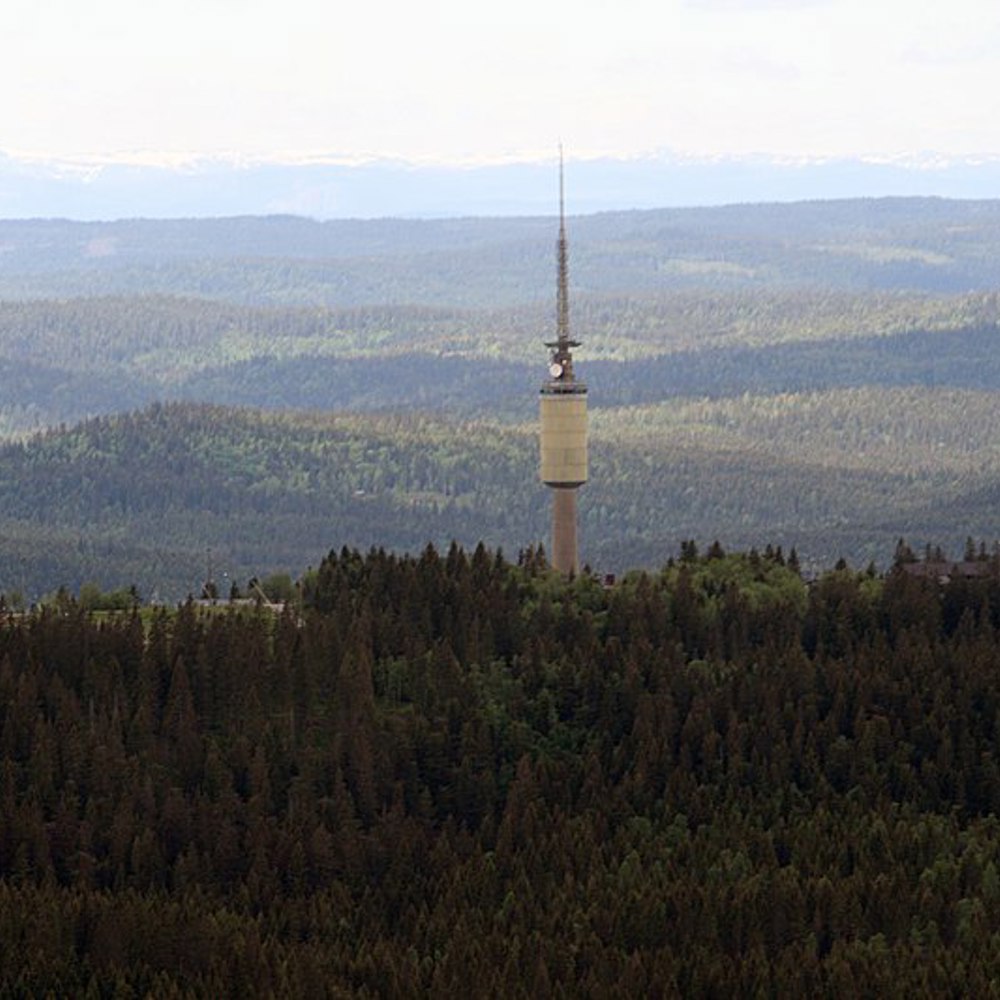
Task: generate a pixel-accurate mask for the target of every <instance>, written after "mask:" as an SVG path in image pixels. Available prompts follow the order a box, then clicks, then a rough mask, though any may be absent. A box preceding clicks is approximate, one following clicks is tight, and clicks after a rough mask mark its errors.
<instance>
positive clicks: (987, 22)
mask: <svg viewBox="0 0 1000 1000" xmlns="http://www.w3.org/2000/svg"><path fill="white" fill-rule="evenodd" d="M0 94H3V98H2V103H0V152H3V153H7V154H10V155H16V156H32V157H35V156H37V157H46V158H49V157H55V158H65V159H78V158H83V159H89V158H96V159H105V158H110V159H117V158H122V157H131V156H135V155H136V154H143V158H146V159H159V158H163V157H164V156H165V155H169V156H170V157H178V156H183V155H186V154H194V155H200V156H205V155H238V156H245V157H252V158H263V159H272V158H277V159H289V158H299V157H303V156H317V157H330V158H340V159H353V158H368V157H379V158H382V157H398V158H402V159H406V160H413V161H433V162H456V161H462V162H479V161H495V160H501V159H533V158H536V157H538V158H541V157H544V158H551V156H552V150H553V148H554V146H555V144H556V142H557V141H558V140H559V139H562V141H563V142H564V143H565V144H566V146H567V149H568V152H569V154H570V155H571V157H580V156H592V155H613V156H621V157H625V156H632V155H639V154H644V153H650V152H654V151H670V152H674V153H680V154H688V155H692V156H705V155H716V154H728V155H737V156H738V155H743V154H749V153H763V154H769V155H772V156H775V155H776V156H788V157H800V156H801V157H814V156H906V155H911V154H915V153H918V152H924V153H926V152H931V153H938V154H943V155H949V156H975V155H998V154H1000V114H998V111H1000V108H998V104H1000V97H998V95H1000V3H998V2H997V0H503V2H502V3H497V2H495V0H494V2H491V3H489V4H486V3H482V2H477V0H171V2H168V3H164V2H162V0H158V2H155V3H154V2H152V0H3V3H2V8H0Z"/></svg>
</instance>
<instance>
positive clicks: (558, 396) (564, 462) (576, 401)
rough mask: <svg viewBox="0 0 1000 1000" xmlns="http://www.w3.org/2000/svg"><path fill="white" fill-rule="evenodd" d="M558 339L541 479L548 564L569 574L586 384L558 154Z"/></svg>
mask: <svg viewBox="0 0 1000 1000" xmlns="http://www.w3.org/2000/svg"><path fill="white" fill-rule="evenodd" d="M556 258H557V282H556V283H557V291H556V339H555V340H552V341H547V342H546V344H545V346H546V347H547V348H549V351H550V352H551V354H550V360H549V372H548V378H547V379H546V381H545V382H543V383H542V388H541V392H540V417H541V435H540V442H539V443H540V452H541V455H540V457H541V465H540V477H541V480H542V482H543V483H545V485H546V486H548V487H550V488H551V489H552V490H553V495H552V565H553V567H554V568H555V569H557V570H559V571H560V572H561V573H565V574H566V575H569V574H571V573H577V572H579V569H580V560H579V554H578V551H577V538H576V491H577V490H578V489H579V488H580V487H581V486H582V485H583V484H584V483H585V482H586V481H587V386H586V385H585V384H584V383H583V382H581V381H578V380H577V378H576V374H575V372H574V370H573V348H574V347H579V346H580V342H579V341H578V340H573V339H572V337H571V336H570V332H569V253H568V248H567V241H566V213H565V200H564V190H563V164H562V150H560V154H559V238H558V242H557V244H556Z"/></svg>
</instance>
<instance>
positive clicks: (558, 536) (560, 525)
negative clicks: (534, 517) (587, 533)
mask: <svg viewBox="0 0 1000 1000" xmlns="http://www.w3.org/2000/svg"><path fill="white" fill-rule="evenodd" d="M552 568H553V569H556V570H558V571H559V572H560V573H562V574H564V575H565V576H570V575H573V576H575V575H576V574H577V573H579V572H580V555H579V552H578V551H577V547H576V488H575V487H566V486H557V487H555V488H554V489H553V490H552Z"/></svg>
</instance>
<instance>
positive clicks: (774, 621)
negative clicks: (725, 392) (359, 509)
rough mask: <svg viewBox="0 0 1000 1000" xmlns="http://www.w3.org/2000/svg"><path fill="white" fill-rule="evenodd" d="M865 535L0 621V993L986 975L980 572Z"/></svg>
mask: <svg viewBox="0 0 1000 1000" xmlns="http://www.w3.org/2000/svg"><path fill="white" fill-rule="evenodd" d="M899 554H900V558H901V560H902V561H901V563H900V565H899V566H897V568H895V569H894V570H892V571H890V572H889V573H888V574H887V575H886V576H884V577H882V576H879V575H876V574H873V573H870V572H867V573H857V572H853V571H851V570H849V569H846V568H838V569H835V570H829V571H827V572H825V573H823V574H822V575H821V576H820V577H819V578H818V580H816V582H815V583H813V584H812V585H806V584H805V583H804V582H803V581H802V579H801V578H800V576H799V574H798V571H797V568H796V564H795V559H794V556H793V555H792V554H791V553H789V554H788V555H785V554H783V553H782V552H781V551H780V550H776V549H770V550H767V551H764V552H760V553H758V552H756V551H750V552H747V553H742V554H726V553H725V552H724V551H723V549H722V547H721V546H718V545H713V546H711V547H710V548H709V549H708V550H706V551H705V552H704V553H703V554H701V553H699V551H698V547H697V546H696V545H695V544H694V543H686V544H685V546H684V547H683V551H682V553H681V555H680V557H679V558H678V559H675V560H673V561H671V562H670V563H669V564H668V565H667V566H665V567H664V568H663V569H662V570H661V571H657V572H654V573H646V572H636V573H632V574H629V575H628V576H627V577H626V578H625V579H624V580H623V581H621V582H619V583H618V584H616V585H614V586H612V587H610V588H607V587H603V586H602V585H601V584H600V583H599V582H598V581H597V580H595V579H594V578H592V577H587V576H582V577H580V578H579V579H576V580H573V581H565V580H563V579H561V578H559V577H557V576H555V575H554V574H552V573H551V572H550V571H549V570H548V569H547V566H546V563H545V560H544V556H543V555H542V554H541V553H540V552H538V551H536V550H525V551H523V552H522V553H521V554H520V556H519V558H518V560H517V562H516V563H511V562H509V561H507V560H506V559H505V558H504V557H503V556H502V555H501V554H500V553H499V552H496V551H491V550H489V549H487V548H485V547H483V546H479V547H478V548H477V549H476V550H475V551H474V552H472V553H469V552H466V551H463V550H462V549H460V548H458V547H457V546H453V547H451V548H450V549H449V550H448V551H442V552H438V551H436V550H434V549H432V548H430V547H428V548H427V549H426V550H425V551H423V552H422V553H421V554H420V555H419V556H408V557H399V556H394V555H391V554H389V553H386V552H384V551H379V550H373V551H371V552H369V553H368V554H367V555H363V554H361V553H359V552H357V551H355V550H350V549H346V548H345V549H343V550H341V551H339V552H331V553H330V554H329V556H328V557H327V558H325V559H324V560H322V562H320V564H319V565H318V567H317V569H316V570H315V571H314V572H313V573H312V574H310V575H309V576H308V577H307V579H306V580H304V581H303V591H302V599H303V605H302V607H301V608H300V609H299V610H295V609H293V608H292V607H289V608H287V609H286V610H285V612H284V613H280V614H274V613H273V612H270V611H266V610H264V609H257V610H254V609H253V608H249V609H248V608H240V609H233V610H231V611H229V612H224V613H219V612H218V611H215V612H208V611H200V610H199V609H198V608H197V607H196V606H195V605H194V604H193V603H187V604H184V605H183V606H181V607H180V608H179V609H178V610H176V611H174V612H167V611H165V610H160V611H157V612H155V613H152V614H150V613H148V612H143V613H140V612H139V611H137V610H127V611H122V612H118V613H115V614H111V615H109V614H108V613H107V612H95V611H87V610H85V609H84V608H83V607H81V606H80V605H79V604H77V603H75V602H74V601H72V599H69V600H68V601H66V602H64V603H63V604H62V605H61V606H60V607H58V608H51V609H47V610H44V611H41V612H37V613H33V614H29V615H21V614H10V613H5V614H2V615H0V744H2V746H3V758H2V765H0V931H2V932H0V982H2V987H0V988H2V990H3V991H5V993H6V994H8V995H25V994H31V995H41V994H44V993H45V992H47V991H52V992H53V993H55V994H56V995H67V994H74V995H85V994H87V993H88V991H89V993H92V994H94V995H105V994H108V993H112V992H114V991H118V992H128V993H134V992H138V993H147V992H153V993H156V994H158V995H213V996H221V995H232V994H236V993H242V994H244V995H246V994H247V993H253V992H257V993H260V992H268V993H272V994H274V995H278V996H303V995H313V996H322V995H327V996H348V995H350V996H377V995H408V996H419V995H438V996H440V995H457V994H458V993H460V992H462V991H463V990H464V989H465V988H466V987H467V985H468V983H469V982H470V981H471V982H475V983H476V984H477V989H478V990H479V992H480V993H481V994H482V995H493V996H499V995H503V996H521V997H528V996H531V997H538V996H569V995H573V996H623V997H624V996H692V995H743V994H755V993H759V992H762V991H765V992H770V993H775V994H779V995H786V996H791V995H795V996H829V997H836V996H845V995H862V994H864V993H865V992H866V991H869V992H872V993H874V994H877V995H880V996H915V995H925V996H926V995H947V994H954V995H968V996H984V995H988V994H989V989H990V985H989V984H990V983H991V982H994V981H995V980H996V977H997V975H998V974H1000V969H998V967H997V962H998V952H997V950H996V948H994V947H993V946H992V942H993V941H994V938H995V936H996V935H997V933H1000V925H998V922H997V921H998V916H997V914H998V913H1000V907H998V905H997V904H998V901H1000V877H998V869H1000V826H998V824H997V819H996V814H997V810H998V809H1000V768H998V765H997V761H998V730H997V720H998V719H1000V701H998V694H997V692H998V690H1000V686H998V683H997V680H998V678H997V663H998V662H1000V658H998V656H997V641H998V634H1000V633H998V628H1000V615H998V610H997V609H1000V571H998V569H997V565H996V563H995V561H993V560H991V559H990V558H989V557H985V558H984V559H983V560H982V562H981V563H980V564H981V565H982V566H983V572H982V573H981V574H980V575H977V576H975V577H971V578H966V577H961V578H959V577H956V578H955V579H953V580H952V581H950V582H947V583H941V582H939V581H938V580H936V579H928V578H922V577H920V576H916V575H913V574H911V573H909V572H907V571H906V569H905V568H904V563H905V560H906V559H908V558H910V557H909V555H908V554H907V550H906V547H905V546H901V548H900V550H899Z"/></svg>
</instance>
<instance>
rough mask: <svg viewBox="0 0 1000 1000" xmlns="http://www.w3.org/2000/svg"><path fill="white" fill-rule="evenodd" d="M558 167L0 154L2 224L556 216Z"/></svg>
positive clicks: (723, 177)
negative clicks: (178, 162) (141, 160)
mask: <svg viewBox="0 0 1000 1000" xmlns="http://www.w3.org/2000/svg"><path fill="white" fill-rule="evenodd" d="M567 174H568V176H567V183H568V193H569V197H570V204H571V207H572V210H573V211H574V212H575V213H581V214H584V213H591V212H601V211H609V210H620V209H633V208H656V207H677V206H695V205H723V204H736V203H749V202H769V201H797V200H811V199H828V198H854V197H882V196H887V195H899V196H917V195H921V196H940V197H950V198H990V197H993V196H995V195H996V194H997V193H998V192H1000V158H996V159H990V158H984V159H980V160H945V159H941V158H937V157H933V156H922V157H915V158H912V159H908V160H893V161H874V160H798V161H779V160H773V159H768V158H765V157H756V158H740V159H736V158H717V159H710V160H709V159H700V160H699V159H686V158H680V157H676V156H669V155H662V156H649V157H644V158H634V159H628V160H613V159H594V160H585V161H579V162H573V161H571V162H570V163H569V164H568V171H567ZM555 202H556V191H555V170H554V165H553V164H552V163H509V164H499V165H484V166H434V165H414V164H410V163H404V162H398V161H384V160H383V161H380V160H375V161H370V162H366V163H361V164H342V163H316V162H314V163H306V164H301V163H299V164H282V163H269V162H251V163H246V162H238V161H235V160H225V159H213V160H198V161H192V162H190V163H187V164H186V165H183V166H174V167H167V166H149V165H136V164H130V163H106V164H95V163H86V162H63V161H46V162H43V161H24V160H19V159H16V158H14V157H10V156H3V155H0V218H8V219H26V218H67V219H80V220H99V219H122V218H181V217H185V218H201V217H218V216H227V215H258V214H275V213H291V214H295V215H304V216H308V217H312V218H318V219H337V218H339V219H345V218H386V217H397V218H433V217H440V218H457V217H462V216H472V215H476V216H483V215H485V216H498V215H499V216H511V215H538V214H541V215H551V214H553V212H554V210H555Z"/></svg>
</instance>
